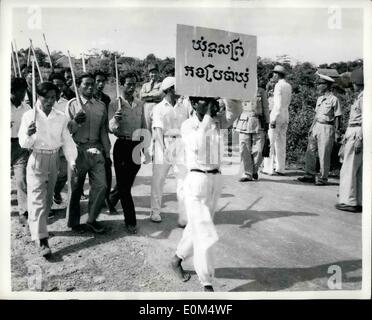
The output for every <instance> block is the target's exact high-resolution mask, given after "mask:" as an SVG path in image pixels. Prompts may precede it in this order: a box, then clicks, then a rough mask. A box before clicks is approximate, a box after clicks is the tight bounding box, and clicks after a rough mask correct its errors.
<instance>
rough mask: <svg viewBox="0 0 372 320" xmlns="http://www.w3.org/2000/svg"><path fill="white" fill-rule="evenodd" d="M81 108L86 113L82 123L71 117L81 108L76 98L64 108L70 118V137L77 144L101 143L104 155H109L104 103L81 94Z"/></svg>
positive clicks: (109, 146)
mask: <svg viewBox="0 0 372 320" xmlns="http://www.w3.org/2000/svg"><path fill="white" fill-rule="evenodd" d="M81 102H82V109H83V111H84V112H85V114H86V120H85V122H84V123H82V124H77V123H76V122H75V121H74V120H73V118H74V117H75V115H76V114H77V113H78V112H79V111H80V110H81V109H80V107H79V105H78V102H77V99H76V98H74V99H71V100H70V101H69V102H68V104H67V108H66V115H67V116H68V118H69V119H71V121H70V123H69V129H70V132H71V133H72V137H73V139H74V141H75V142H76V143H77V144H84V143H101V144H102V146H103V149H104V152H105V156H106V157H109V155H110V148H111V145H110V140H109V137H108V117H107V111H106V107H105V105H104V104H103V103H102V102H100V101H97V100H96V99H94V98H92V99H91V100H87V99H85V98H84V97H83V96H81Z"/></svg>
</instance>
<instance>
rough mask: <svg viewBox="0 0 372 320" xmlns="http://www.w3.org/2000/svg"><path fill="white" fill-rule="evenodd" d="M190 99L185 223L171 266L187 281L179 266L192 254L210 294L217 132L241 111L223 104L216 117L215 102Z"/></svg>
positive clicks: (217, 191)
mask: <svg viewBox="0 0 372 320" xmlns="http://www.w3.org/2000/svg"><path fill="white" fill-rule="evenodd" d="M190 100H191V103H192V106H193V108H194V110H195V112H194V113H193V115H192V116H191V117H190V118H189V119H187V120H186V121H185V122H184V123H183V124H182V128H181V134H182V140H183V141H184V144H185V152H186V165H187V170H188V171H187V176H186V179H185V181H184V195H185V208H186V212H187V219H188V223H187V225H186V228H185V230H184V232H183V235H182V238H181V240H180V242H179V244H178V246H177V250H176V254H175V256H174V257H173V259H172V262H171V267H172V269H173V271H174V272H175V273H176V275H177V276H178V277H179V278H180V279H181V280H182V281H188V280H189V279H190V274H189V273H187V272H185V271H184V270H183V268H182V265H181V263H182V261H184V260H185V259H187V258H188V257H191V256H192V255H193V256H194V267H195V271H196V274H197V275H198V277H199V280H200V282H201V284H202V285H203V287H204V291H214V290H213V286H212V278H213V274H214V267H213V254H212V249H213V245H214V244H215V243H216V242H217V240H218V235H217V232H216V229H215V226H214V224H213V217H214V213H215V210H216V207H217V202H218V199H219V196H220V192H221V172H220V167H221V158H222V155H221V148H220V145H221V143H222V141H221V140H222V139H223V138H222V137H221V132H220V129H225V128H228V127H229V126H230V125H231V124H232V123H233V122H234V120H235V119H236V118H237V117H238V116H239V114H240V112H241V104H240V103H239V102H234V101H226V113H220V114H218V102H217V101H216V99H213V98H205V97H190ZM208 154H209V157H208Z"/></svg>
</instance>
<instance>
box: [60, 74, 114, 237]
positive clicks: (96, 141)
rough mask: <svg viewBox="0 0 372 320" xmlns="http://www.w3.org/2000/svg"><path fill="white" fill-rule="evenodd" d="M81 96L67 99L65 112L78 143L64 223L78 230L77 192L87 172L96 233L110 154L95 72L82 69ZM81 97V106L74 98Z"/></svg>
mask: <svg viewBox="0 0 372 320" xmlns="http://www.w3.org/2000/svg"><path fill="white" fill-rule="evenodd" d="M77 82H78V83H77V85H78V86H79V93H80V95H81V96H78V97H77V98H74V99H72V100H70V101H69V102H68V105H67V110H66V113H67V115H68V117H69V119H70V122H69V129H70V132H71V133H72V137H73V139H74V141H75V143H76V145H77V149H78V157H77V160H76V173H75V172H73V174H72V176H71V196H70V201H69V206H68V209H67V218H68V221H67V226H68V227H70V228H72V229H73V230H74V229H75V230H81V226H80V196H81V194H82V193H83V188H84V181H85V177H86V175H87V173H88V175H89V184H90V192H89V203H88V211H89V212H88V221H87V226H88V227H89V229H90V230H92V231H93V232H96V233H102V232H104V228H103V226H102V225H101V224H100V223H98V222H97V221H96V220H97V218H98V215H99V213H100V210H101V207H102V203H103V201H104V199H105V194H106V175H105V161H106V160H105V159H106V158H109V157H110V140H109V137H108V120H107V119H108V118H107V110H106V107H105V105H104V104H103V103H102V102H100V101H97V100H96V99H94V98H93V89H94V75H92V74H89V73H83V74H82V75H81V76H80V77H79V78H78V81H77ZM79 98H80V99H81V106H80V104H79V103H78V101H77V99H79Z"/></svg>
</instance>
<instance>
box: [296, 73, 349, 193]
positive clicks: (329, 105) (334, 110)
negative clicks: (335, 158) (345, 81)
mask: <svg viewBox="0 0 372 320" xmlns="http://www.w3.org/2000/svg"><path fill="white" fill-rule="evenodd" d="M319 77H320V79H319V84H318V87H317V89H318V93H319V94H321V96H320V97H319V98H318V99H317V102H316V107H315V118H314V121H313V124H312V126H311V128H310V132H309V142H308V147H307V151H306V163H305V175H304V176H303V177H299V178H298V180H299V181H301V182H310V183H315V185H317V186H323V185H326V184H327V181H328V174H329V170H330V166H331V154H332V148H333V144H334V142H335V140H336V141H337V140H338V139H339V126H340V117H341V115H342V110H341V106H340V102H339V100H338V98H337V97H336V96H335V95H334V94H333V93H332V89H331V87H332V84H333V83H334V80H333V79H332V78H330V77H328V76H325V75H322V74H319ZM317 155H319V164H320V176H319V177H317V179H315V176H316V161H317Z"/></svg>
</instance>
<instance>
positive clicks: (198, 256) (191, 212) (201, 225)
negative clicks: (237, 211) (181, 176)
mask: <svg viewBox="0 0 372 320" xmlns="http://www.w3.org/2000/svg"><path fill="white" fill-rule="evenodd" d="M184 191H185V207H186V213H187V218H188V223H187V225H186V228H185V230H184V231H183V235H182V238H181V240H180V242H179V244H178V247H177V250H176V255H177V256H178V257H179V258H181V259H182V260H185V259H187V258H188V257H191V256H192V255H193V256H194V259H193V260H194V261H193V262H194V268H195V271H196V274H197V275H198V277H199V280H200V282H201V284H202V285H203V286H207V285H211V281H212V279H213V277H214V263H213V253H212V250H213V245H214V244H215V243H216V242H217V240H218V235H217V232H216V228H215V226H214V223H213V217H214V213H215V210H216V206H217V202H218V199H219V197H220V194H221V175H220V174H204V173H199V172H189V173H188V174H187V176H186V179H185V183H184Z"/></svg>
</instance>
